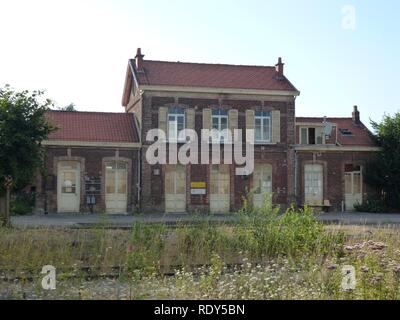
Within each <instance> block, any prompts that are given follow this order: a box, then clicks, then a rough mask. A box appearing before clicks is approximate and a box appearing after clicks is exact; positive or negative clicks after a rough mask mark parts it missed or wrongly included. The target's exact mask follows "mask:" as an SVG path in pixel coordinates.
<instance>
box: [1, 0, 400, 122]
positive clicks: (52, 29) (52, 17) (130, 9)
mask: <svg viewBox="0 0 400 320" xmlns="http://www.w3.org/2000/svg"><path fill="white" fill-rule="evenodd" d="M398 12H400V1H397V0H386V1H378V0H376V1H375V0H353V1H352V0H329V1H324V0H297V1H295V0H279V1H278V0H276V1H273V0H264V1H261V0H247V1H242V0H218V1H215V0H201V1H190V0H186V1H185V0H169V1H166V0H153V1H151V0H150V1H144V0H140V1H128V0H120V1H118V0H112V1H111V0H110V1H106V0H97V1H95V0H68V1H64V0H58V1H55V0H52V1H47V0H35V1H32V0H26V1H22V0H0V30H1V42H0V86H2V85H4V84H10V85H11V86H12V87H14V88H15V89H17V90H23V89H28V90H35V89H41V90H45V91H46V95H47V97H49V98H51V99H53V100H54V101H55V102H56V103H57V104H58V106H60V107H63V106H66V105H68V104H70V103H74V104H75V105H76V108H77V109H78V110H80V111H109V112H123V111H124V109H123V107H122V106H121V98H122V90H123V84H124V80H125V73H126V68H127V62H128V59H129V58H133V57H134V56H135V53H136V48H138V47H141V48H142V53H143V54H145V59H152V60H167V61H185V62H208V63H228V64H242V65H274V64H275V63H276V62H277V58H278V57H282V58H283V60H284V62H285V75H286V76H287V77H288V79H289V80H290V81H291V82H292V83H293V84H294V85H295V86H296V88H297V89H298V90H299V91H300V92H301V95H300V96H299V97H298V98H297V101H296V115H297V116H337V117H347V116H351V112H352V108H353V105H358V107H359V110H360V113H361V120H362V121H363V122H364V123H365V124H369V121H370V119H373V120H375V121H379V120H381V119H382V116H383V115H384V113H388V114H394V113H395V112H398V111H399V110H400V102H399V99H398V96H397V85H398V82H399V81H398V75H399V74H400V60H399V57H400V41H399V33H400V19H399V16H398V15H399V14H398Z"/></svg>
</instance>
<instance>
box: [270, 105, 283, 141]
mask: <svg viewBox="0 0 400 320" xmlns="http://www.w3.org/2000/svg"><path fill="white" fill-rule="evenodd" d="M279 142H281V112H280V111H279V110H273V111H272V143H279Z"/></svg>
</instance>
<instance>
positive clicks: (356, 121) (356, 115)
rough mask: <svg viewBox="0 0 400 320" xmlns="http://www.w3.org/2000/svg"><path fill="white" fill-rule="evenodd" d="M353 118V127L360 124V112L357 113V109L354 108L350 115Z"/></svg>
mask: <svg viewBox="0 0 400 320" xmlns="http://www.w3.org/2000/svg"><path fill="white" fill-rule="evenodd" d="M351 115H352V118H353V123H354V124H355V125H358V124H360V123H361V122H360V112H359V111H358V107H357V106H354V109H353V113H352V114H351Z"/></svg>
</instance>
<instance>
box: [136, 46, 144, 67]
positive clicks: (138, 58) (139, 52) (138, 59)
mask: <svg viewBox="0 0 400 320" xmlns="http://www.w3.org/2000/svg"><path fill="white" fill-rule="evenodd" d="M143 58H144V54H142V49H140V48H138V49H137V52H136V56H135V59H136V69H137V70H138V71H143Z"/></svg>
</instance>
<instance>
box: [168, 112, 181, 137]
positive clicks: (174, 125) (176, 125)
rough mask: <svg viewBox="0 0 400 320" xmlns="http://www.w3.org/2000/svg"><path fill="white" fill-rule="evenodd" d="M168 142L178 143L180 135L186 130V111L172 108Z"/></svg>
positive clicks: (169, 116) (169, 117)
mask: <svg viewBox="0 0 400 320" xmlns="http://www.w3.org/2000/svg"><path fill="white" fill-rule="evenodd" d="M167 119H168V127H167V130H168V141H172V142H174V141H178V137H179V133H180V132H181V131H182V130H184V129H185V110H184V109H182V108H170V109H169V110H168V118H167Z"/></svg>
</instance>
